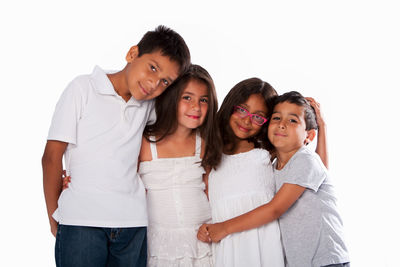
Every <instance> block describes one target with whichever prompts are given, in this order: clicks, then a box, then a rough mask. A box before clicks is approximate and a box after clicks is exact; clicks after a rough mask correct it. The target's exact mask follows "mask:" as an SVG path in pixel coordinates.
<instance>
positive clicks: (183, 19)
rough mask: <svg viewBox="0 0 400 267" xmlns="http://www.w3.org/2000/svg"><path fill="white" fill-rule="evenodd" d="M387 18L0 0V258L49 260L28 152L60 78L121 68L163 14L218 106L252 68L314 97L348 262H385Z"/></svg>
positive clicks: (333, 10) (392, 198)
mask: <svg viewBox="0 0 400 267" xmlns="http://www.w3.org/2000/svg"><path fill="white" fill-rule="evenodd" d="M398 14H399V9H398V8H396V6H395V1H386V0H381V1H367V0H366V1H351V0H347V1H341V0H339V1H324V0H316V1H274V2H272V1H260V2H256V1H250V0H249V1H229V2H228V1H227V2H223V1H220V2H218V1H214V3H212V2H211V1H210V2H208V1H193V2H192V1H182V2H177V1H171V0H164V1H148V2H146V1H140V2H139V1H122V0H113V1H99V0H97V1H84V0H80V1H77V0H69V1H43V0H38V1H23V0H22V1H9V2H8V3H7V4H4V3H2V4H1V8H0V29H1V31H0V34H1V42H0V44H1V49H0V59H1V61H0V68H1V69H0V71H1V82H2V84H3V85H2V88H1V91H2V92H3V93H2V96H1V97H0V111H1V112H0V115H1V130H0V135H1V141H2V144H1V146H0V151H1V152H0V153H1V154H0V155H1V167H0V170H1V174H2V175H1V176H2V177H1V178H2V183H1V186H0V205H1V214H2V219H1V221H0V223H1V230H2V234H1V241H2V244H3V245H2V249H1V250H0V255H1V262H2V264H1V265H2V266H53V265H54V256H53V249H54V238H53V236H52V235H51V234H50V230H49V226H48V222H47V215H46V209H45V202H44V197H43V189H42V176H41V162H40V160H41V156H42V153H43V149H44V145H45V142H46V136H47V131H48V128H49V125H50V120H51V116H52V113H53V111H54V107H55V104H56V102H57V100H58V98H59V96H60V94H61V92H62V91H63V89H64V88H65V86H66V85H67V83H68V82H69V81H70V80H71V79H72V78H74V77H75V76H77V75H79V74H85V73H90V72H91V71H92V69H93V67H94V65H100V66H101V67H103V68H105V69H121V68H123V67H124V64H125V60H124V58H125V54H126V52H127V51H128V49H129V48H130V46H131V45H134V44H136V43H137V42H138V41H139V39H140V38H141V37H142V35H143V34H144V33H145V32H146V31H148V30H152V29H154V28H155V27H156V26H157V25H159V24H164V25H167V26H169V27H171V28H173V29H174V30H176V31H177V32H179V33H180V34H181V35H182V36H183V37H184V39H185V40H186V42H187V44H188V46H189V47H190V49H191V53H192V59H193V60H192V61H193V62H194V63H197V64H200V65H202V66H203V67H205V68H206V69H207V70H208V71H209V72H210V74H211V75H212V76H213V78H214V81H215V84H216V87H217V93H218V98H219V101H220V103H221V102H222V99H223V98H224V96H225V95H226V93H227V92H228V91H229V90H230V88H232V86H233V85H234V84H236V83H237V82H239V81H241V80H243V79H245V78H249V77H254V76H256V77H260V78H262V79H263V80H266V81H268V82H270V83H271V84H272V85H273V86H274V87H275V88H276V89H277V90H278V92H279V93H283V92H286V91H289V90H298V91H300V92H302V93H303V94H304V95H307V96H313V97H315V98H316V99H317V100H318V101H319V102H320V103H321V104H322V107H323V109H324V113H325V117H326V120H327V123H328V127H329V128H328V131H329V132H328V135H329V151H330V166H331V172H332V174H333V176H334V178H335V180H336V186H337V192H338V198H339V206H340V209H341V212H342V215H343V220H344V224H345V231H346V237H347V244H348V247H349V250H350V254H351V261H352V266H362V267H364V266H398V265H399V260H398V239H399V238H400V234H399V233H400V231H399V229H398V226H399V225H400V220H399V219H398V218H397V216H395V215H396V214H398V213H399V212H398V210H399V208H398V205H397V204H398V203H399V201H398V200H397V199H398V198H397V194H398V186H399V178H400V177H399V174H398V170H397V168H396V167H395V166H396V163H397V161H395V157H398V156H397V152H398V151H399V149H400V147H399V142H398V139H397V136H398V134H397V131H398V129H399V127H398V121H397V119H398V118H397V117H398V115H399V112H398V111H397V109H396V108H395V107H396V106H398V105H399V101H398V100H397V96H398V92H397V91H398V90H399V89H400V86H399V85H400V82H399V79H398V77H399V70H400V52H399V51H400V49H399V48H400V39H399V25H400V18H399V15H398ZM3 262H8V263H7V264H3Z"/></svg>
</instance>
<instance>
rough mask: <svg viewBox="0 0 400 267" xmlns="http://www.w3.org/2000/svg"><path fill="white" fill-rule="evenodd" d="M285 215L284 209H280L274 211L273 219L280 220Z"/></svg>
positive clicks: (272, 213)
mask: <svg viewBox="0 0 400 267" xmlns="http://www.w3.org/2000/svg"><path fill="white" fill-rule="evenodd" d="M283 213H285V211H283V210H282V209H279V208H275V209H273V210H272V212H271V216H272V219H273V220H277V219H279V218H280V217H281V216H282V214H283Z"/></svg>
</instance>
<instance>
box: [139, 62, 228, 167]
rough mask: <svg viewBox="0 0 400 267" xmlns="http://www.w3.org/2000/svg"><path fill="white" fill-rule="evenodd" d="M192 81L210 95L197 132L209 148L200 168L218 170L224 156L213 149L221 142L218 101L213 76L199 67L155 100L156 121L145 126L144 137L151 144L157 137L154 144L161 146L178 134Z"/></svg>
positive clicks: (192, 66) (195, 67)
mask: <svg viewBox="0 0 400 267" xmlns="http://www.w3.org/2000/svg"><path fill="white" fill-rule="evenodd" d="M193 80H195V81H198V82H200V83H203V84H205V85H206V87H207V91H208V109H207V114H206V117H205V119H204V122H203V124H202V125H200V126H199V127H198V128H197V129H194V130H199V131H200V136H201V138H202V139H203V140H204V142H205V144H206V145H205V151H204V156H203V159H202V161H201V165H202V166H203V167H210V168H215V166H216V165H218V164H219V161H220V159H221V154H220V153H218V151H216V150H214V149H213V148H214V147H216V146H219V145H218V144H219V143H220V142H221V141H220V137H219V131H218V130H217V124H216V114H217V109H218V100H217V94H216V91H215V86H214V82H213V80H212V78H211V76H210V74H209V73H208V72H207V71H206V70H205V69H204V68H202V67H201V66H199V65H194V64H192V65H191V66H190V67H189V69H188V71H186V72H185V73H184V74H182V75H181V76H180V77H179V78H178V79H177V80H176V81H175V82H174V83H173V84H171V85H170V87H169V88H168V89H167V90H166V91H165V92H164V93H163V94H161V95H160V96H158V97H157V98H156V103H155V109H156V114H157V120H156V122H155V123H154V124H152V125H148V126H146V128H145V129H144V133H143V134H144V136H145V138H146V139H147V140H148V141H149V142H152V141H150V140H149V137H150V136H158V138H157V140H156V141H155V142H159V141H161V140H163V139H164V138H165V137H166V136H168V135H170V134H173V133H174V132H175V131H176V129H177V127H178V118H177V106H178V103H179V100H180V98H181V96H182V93H183V91H184V89H185V88H186V86H187V85H188V84H189V82H190V81H193Z"/></svg>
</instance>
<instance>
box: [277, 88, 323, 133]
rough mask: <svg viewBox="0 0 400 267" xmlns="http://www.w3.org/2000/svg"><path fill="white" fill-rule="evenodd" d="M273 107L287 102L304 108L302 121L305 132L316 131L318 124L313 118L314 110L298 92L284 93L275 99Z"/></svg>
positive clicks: (314, 117)
mask: <svg viewBox="0 0 400 267" xmlns="http://www.w3.org/2000/svg"><path fill="white" fill-rule="evenodd" d="M274 102H275V105H277V104H279V103H283V102H289V103H291V104H295V105H297V106H300V107H303V108H304V120H305V122H306V130H307V131H308V130H311V129H315V130H317V129H318V124H317V120H316V116H315V110H314V108H313V107H312V106H311V105H310V103H309V102H308V101H307V99H305V98H304V96H302V95H301V94H300V93H299V92H297V91H291V92H287V93H284V94H283V95H280V96H278V97H276V98H275V101H274Z"/></svg>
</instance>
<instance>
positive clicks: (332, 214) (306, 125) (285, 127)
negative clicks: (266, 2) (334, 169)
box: [206, 92, 350, 267]
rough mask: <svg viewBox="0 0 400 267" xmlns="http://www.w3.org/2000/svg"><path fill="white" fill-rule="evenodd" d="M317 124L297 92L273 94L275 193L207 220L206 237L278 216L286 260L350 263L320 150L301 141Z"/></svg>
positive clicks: (304, 264)
mask: <svg viewBox="0 0 400 267" xmlns="http://www.w3.org/2000/svg"><path fill="white" fill-rule="evenodd" d="M316 129H317V123H316V120H315V113H314V111H313V109H312V108H311V106H310V104H309V103H308V102H307V100H306V99H305V98H304V97H303V96H302V95H301V94H300V93H298V92H289V93H286V94H284V95H281V96H279V97H278V98H277V99H276V102H275V107H274V110H273V113H272V116H271V121H270V124H269V127H268V138H269V140H270V141H271V143H272V144H273V145H274V147H275V149H276V156H277V159H276V161H275V163H274V176H275V182H276V189H277V193H276V195H275V197H274V198H273V199H272V200H271V201H270V202H269V203H267V204H264V205H262V206H260V207H258V208H256V209H254V210H252V211H250V212H248V213H246V214H243V215H240V216H238V217H235V218H233V219H230V220H228V221H225V222H221V223H216V224H212V225H206V226H207V234H208V235H209V239H210V240H212V241H213V242H218V241H219V240H221V239H222V238H224V237H225V236H227V235H229V234H232V233H236V232H241V231H244V230H248V229H251V228H255V227H258V226H261V225H263V224H266V223H269V222H271V221H274V220H276V219H278V218H280V219H279V222H280V226H281V233H282V242H283V247H284V251H285V254H286V266H289V267H293V266H298V267H308V266H312V267H321V266H329V267H333V266H335V267H339V266H346V267H347V266H350V263H349V255H348V252H347V248H346V245H345V244H344V240H343V226H342V220H341V218H340V216H339V214H338V212H337V208H336V198H335V196H334V191H333V186H332V183H331V179H330V178H329V175H328V172H327V170H326V168H325V166H324V165H323V164H322V162H321V159H320V158H319V156H318V155H317V154H315V153H314V152H311V151H309V150H308V149H307V148H306V147H305V146H306V145H307V144H308V143H309V142H311V141H312V140H313V139H314V137H315V135H316V132H315V130H316Z"/></svg>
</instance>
